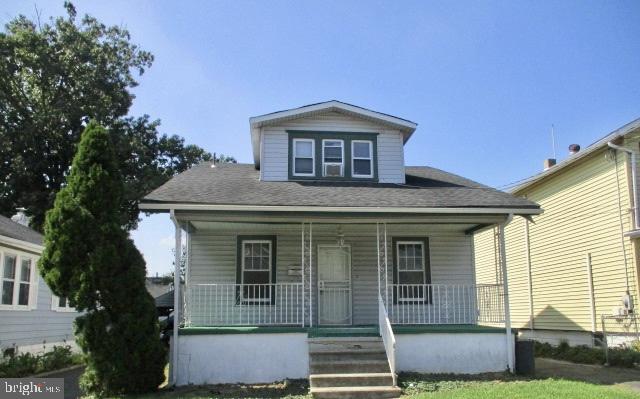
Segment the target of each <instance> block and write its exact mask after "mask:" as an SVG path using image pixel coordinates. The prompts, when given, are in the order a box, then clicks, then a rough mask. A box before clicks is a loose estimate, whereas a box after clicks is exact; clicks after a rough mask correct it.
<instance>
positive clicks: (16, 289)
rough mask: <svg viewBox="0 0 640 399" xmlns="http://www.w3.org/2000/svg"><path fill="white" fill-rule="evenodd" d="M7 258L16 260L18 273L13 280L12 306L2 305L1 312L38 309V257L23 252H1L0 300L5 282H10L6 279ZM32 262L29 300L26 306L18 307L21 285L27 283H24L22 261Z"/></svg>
mask: <svg viewBox="0 0 640 399" xmlns="http://www.w3.org/2000/svg"><path fill="white" fill-rule="evenodd" d="M7 256H12V257H15V258H16V271H15V276H14V279H13V294H12V297H11V298H12V300H11V304H10V305H8V304H2V303H0V310H22V311H24V310H33V309H35V308H36V307H37V302H38V301H37V298H38V294H37V288H38V284H37V280H36V278H37V274H36V272H35V269H36V261H37V257H36V256H31V255H25V254H23V253H21V252H17V251H1V252H0V267H1V268H0V299H1V298H2V291H3V289H4V281H5V280H9V279H5V278H4V262H5V258H6V257H7ZM23 260H30V261H31V268H30V270H29V274H30V275H29V283H28V284H29V299H28V301H27V304H26V305H18V298H19V296H20V285H21V284H24V283H25V282H23V281H22V261H23Z"/></svg>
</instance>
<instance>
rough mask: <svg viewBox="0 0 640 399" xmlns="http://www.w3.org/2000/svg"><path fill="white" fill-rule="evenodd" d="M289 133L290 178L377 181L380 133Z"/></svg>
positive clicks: (291, 131)
mask: <svg viewBox="0 0 640 399" xmlns="http://www.w3.org/2000/svg"><path fill="white" fill-rule="evenodd" d="M287 134H288V135H289V150H288V156H289V162H288V169H289V173H288V175H289V180H325V181H348V180H351V181H374V182H375V181H378V133H369V132H313V131H302V130H287Z"/></svg>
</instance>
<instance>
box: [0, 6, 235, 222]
mask: <svg viewBox="0 0 640 399" xmlns="http://www.w3.org/2000/svg"><path fill="white" fill-rule="evenodd" d="M65 7H66V10H67V15H66V16H65V17H58V18H56V19H51V20H50V21H49V22H47V23H44V24H42V23H40V21H33V20H30V19H28V18H27V17H25V16H19V17H17V18H15V19H13V20H12V21H11V22H9V23H8V24H7V25H6V27H5V31H4V32H2V33H0V213H2V214H5V215H9V214H12V213H13V212H14V210H15V208H16V207H26V208H27V213H28V214H30V215H31V216H32V227H34V228H36V229H39V230H40V229H41V228H42V223H43V222H44V215H45V212H46V210H47V209H49V208H50V207H51V205H52V204H53V200H54V198H55V195H56V193H57V192H58V191H59V190H60V188H61V187H62V186H63V185H64V182H65V178H66V176H67V174H68V173H69V167H70V164H71V160H72V158H73V155H74V153H75V151H76V147H77V144H78V142H79V140H80V135H81V133H82V130H83V129H84V127H85V126H86V124H87V123H88V121H89V120H95V121H97V122H98V123H100V124H101V125H103V126H106V127H108V131H109V134H110V135H111V136H112V137H111V139H112V142H113V143H114V145H115V152H116V158H117V162H118V165H119V168H120V170H121V172H122V175H123V177H124V180H125V189H124V194H123V196H122V203H121V204H120V208H121V219H122V224H123V226H125V227H126V228H128V229H131V228H134V227H135V226H136V224H137V221H138V212H139V211H138V208H137V202H138V200H139V199H140V198H141V196H142V195H144V194H145V193H147V192H149V191H150V190H151V189H153V188H156V187H157V186H158V185H160V184H162V183H164V182H165V181H166V180H167V179H169V178H170V177H171V176H172V175H174V174H176V173H179V172H181V171H184V170H185V169H187V168H188V167H189V166H191V165H193V164H194V163H197V162H200V161H202V160H210V159H211V154H209V153H208V152H206V151H204V150H203V149H201V148H199V147H197V146H195V145H185V143H184V139H182V138H180V137H178V136H167V135H162V134H160V133H159V132H158V127H159V121H157V120H151V119H150V118H149V117H148V116H143V117H138V118H135V117H127V115H128V112H129V108H130V106H131V103H132V101H133V99H134V95H133V94H132V92H131V89H132V88H134V87H135V86H136V85H137V81H136V78H137V77H138V76H140V75H142V74H143V73H144V71H145V70H146V69H148V68H149V67H150V66H151V64H152V62H153V56H152V54H151V53H149V52H147V51H144V50H142V49H140V48H139V47H138V46H137V45H135V44H132V43H131V41H130V36H129V33H128V32H127V30H125V29H123V28H121V27H117V26H105V25H104V24H102V23H100V22H99V21H98V20H96V19H95V18H93V17H90V16H85V17H83V18H81V19H79V18H78V16H77V14H76V10H75V8H74V6H73V5H72V4H71V3H68V2H67V3H65ZM231 160H233V159H231Z"/></svg>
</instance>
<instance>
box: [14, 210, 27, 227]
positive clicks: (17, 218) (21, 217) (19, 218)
mask: <svg viewBox="0 0 640 399" xmlns="http://www.w3.org/2000/svg"><path fill="white" fill-rule="evenodd" d="M16 211H18V212H17V213H16V214H15V215H13V216H11V220H13V221H14V222H16V223H19V224H21V225H23V226H27V227H28V226H29V222H30V221H31V218H30V217H29V216H27V214H26V211H27V209H26V208H16Z"/></svg>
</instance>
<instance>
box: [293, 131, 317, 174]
mask: <svg viewBox="0 0 640 399" xmlns="http://www.w3.org/2000/svg"><path fill="white" fill-rule="evenodd" d="M293 175H294V176H315V141H314V140H312V139H293Z"/></svg>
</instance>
